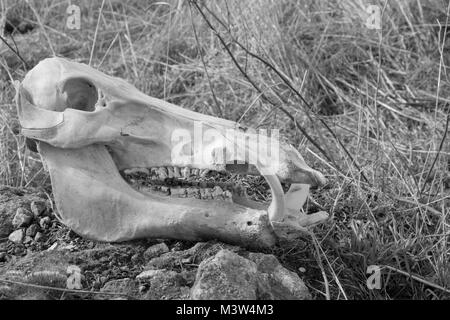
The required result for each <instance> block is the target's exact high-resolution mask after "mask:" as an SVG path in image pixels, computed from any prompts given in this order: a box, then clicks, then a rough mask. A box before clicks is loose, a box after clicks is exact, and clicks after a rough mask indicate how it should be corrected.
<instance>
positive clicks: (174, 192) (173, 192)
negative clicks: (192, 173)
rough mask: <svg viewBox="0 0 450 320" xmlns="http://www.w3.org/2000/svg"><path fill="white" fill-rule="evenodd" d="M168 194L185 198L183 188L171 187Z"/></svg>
mask: <svg viewBox="0 0 450 320" xmlns="http://www.w3.org/2000/svg"><path fill="white" fill-rule="evenodd" d="M170 194H171V195H172V196H175V197H179V198H186V189H185V188H172V189H170Z"/></svg>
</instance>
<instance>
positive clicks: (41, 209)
mask: <svg viewBox="0 0 450 320" xmlns="http://www.w3.org/2000/svg"><path fill="white" fill-rule="evenodd" d="M46 210H47V206H46V204H45V201H33V202H31V212H32V213H33V215H34V216H35V217H36V218H38V217H40V216H42V215H44V213H45V211H46Z"/></svg>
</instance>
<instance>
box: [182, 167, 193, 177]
mask: <svg viewBox="0 0 450 320" xmlns="http://www.w3.org/2000/svg"><path fill="white" fill-rule="evenodd" d="M181 173H182V175H183V178H184V179H187V178H189V176H190V175H191V169H189V168H188V167H184V168H183V169H182V171H181Z"/></svg>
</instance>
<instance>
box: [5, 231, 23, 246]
mask: <svg viewBox="0 0 450 320" xmlns="http://www.w3.org/2000/svg"><path fill="white" fill-rule="evenodd" d="M24 236H25V232H24V231H23V229H19V230H16V231H14V232H13V233H11V234H10V235H9V237H8V239H9V241H11V242H14V243H15V244H20V243H22V242H23V238H24Z"/></svg>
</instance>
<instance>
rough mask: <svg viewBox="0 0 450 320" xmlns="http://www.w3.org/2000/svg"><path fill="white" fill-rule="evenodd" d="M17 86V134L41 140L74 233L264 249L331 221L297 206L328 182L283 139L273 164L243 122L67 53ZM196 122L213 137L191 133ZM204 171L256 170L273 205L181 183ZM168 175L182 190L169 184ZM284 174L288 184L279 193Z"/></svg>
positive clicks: (40, 147) (57, 197) (47, 61)
mask: <svg viewBox="0 0 450 320" xmlns="http://www.w3.org/2000/svg"><path fill="white" fill-rule="evenodd" d="M15 85H16V103H17V110H18V115H19V120H20V124H21V127H22V133H23V134H24V135H25V136H26V137H27V138H29V139H33V140H34V141H36V142H37V145H38V150H39V152H40V154H41V156H42V158H43V162H44V163H45V165H46V167H47V168H48V170H49V172H50V178H51V182H52V187H53V192H54V196H55V202H56V206H57V209H58V214H59V218H60V220H61V221H62V222H63V223H64V224H66V225H67V226H68V227H70V228H71V229H72V230H74V231H75V232H76V233H78V234H80V235H82V236H85V237H87V238H90V239H94V240H100V241H110V242H115V241H125V240H130V239H135V238H144V237H154V238H174V239H183V240H200V239H212V238H215V239H219V240H222V241H226V242H230V243H236V244H240V245H246V246H253V247H261V246H263V247H267V246H271V245H273V244H274V243H275V242H276V240H277V239H278V238H279V237H282V238H288V239H290V238H295V237H298V236H299V235H300V234H301V233H302V232H304V231H306V230H307V229H306V227H308V226H310V225H313V224H316V223H319V222H322V221H323V220H325V219H326V218H327V217H328V215H327V214H326V213H325V212H318V213H315V214H312V215H306V214H304V213H301V211H300V209H301V207H302V206H303V203H304V202H305V201H306V198H307V195H308V193H309V187H310V185H323V184H324V183H325V181H326V180H325V178H324V177H323V175H322V174H321V173H319V172H318V171H315V170H313V169H311V168H310V167H308V165H307V164H306V163H305V161H304V160H303V158H302V156H301V155H300V153H299V152H298V151H297V150H295V149H294V148H293V147H292V146H290V145H288V144H286V143H282V142H280V143H279V144H278V146H279V147H278V150H277V151H278V153H277V156H278V158H277V161H276V166H273V164H274V161H273V159H272V158H270V157H268V156H267V153H266V152H261V150H262V149H261V146H259V147H255V146H253V145H252V146H248V145H247V144H246V141H247V140H248V135H247V133H248V132H250V131H251V130H247V129H243V128H241V127H239V125H238V124H237V123H235V122H232V121H228V120H224V119H220V118H216V117H212V116H208V115H204V114H200V113H197V112H193V111H189V110H187V109H183V108H181V107H178V106H175V105H173V104H170V103H167V102H165V101H162V100H159V99H156V98H152V97H149V96H147V95H145V94H143V93H142V92H140V91H139V90H137V89H136V88H135V87H134V86H132V85H130V84H128V83H127V82H125V81H124V80H122V79H118V78H115V77H111V76H108V75H105V74H103V73H102V72H100V71H97V70H95V69H93V68H91V67H89V66H87V65H84V64H80V63H76V62H73V61H69V60H66V59H63V58H56V57H55V58H49V59H45V60H43V61H41V62H40V63H39V64H38V65H37V66H36V67H34V68H33V69H32V70H31V71H30V72H29V73H28V74H27V75H26V77H25V79H24V80H23V82H22V83H19V82H16V84H15ZM199 126H201V127H203V128H206V129H207V130H206V131H207V132H209V133H211V132H212V133H213V134H212V135H210V136H209V139H206V138H205V137H204V136H202V138H201V139H198V133H199ZM246 130H247V131H246ZM230 132H231V133H232V134H233V135H234V136H233V139H230V138H229V136H228V134H229V133H230ZM251 132H254V131H251ZM196 134H197V138H196V137H195V136H196ZM185 135H188V136H191V137H192V136H194V139H195V141H194V144H192V139H191V140H183V139H181V138H183V137H184V136H185ZM246 137H247V138H246ZM258 137H259V136H258ZM264 137H265V138H266V139H267V141H269V142H270V143H274V144H276V143H277V142H278V141H274V138H273V137H270V138H269V137H268V136H264ZM212 138H214V139H212ZM180 139H181V140H182V143H181V144H180V143H179V142H180ZM246 139H247V140H246ZM258 139H260V137H259V138H258ZM262 140H264V139H262ZM264 141H266V140H264ZM195 142H198V143H195ZM263 149H264V148H263ZM237 154H241V155H242V154H244V155H246V156H247V158H248V155H250V157H251V156H255V159H257V160H256V161H255V162H254V163H250V162H249V161H248V159H247V158H245V159H244V160H242V159H241V158H239V157H238V156H237ZM199 155H200V156H199ZM230 158H231V159H230ZM224 159H226V160H228V161H224ZM246 159H247V160H246ZM229 160H242V161H241V162H238V163H235V162H232V163H230V161H229ZM205 170H212V171H215V172H230V171H233V172H237V173H239V174H262V175H263V176H264V178H265V179H266V181H267V182H268V184H269V186H270V187H271V194H272V201H271V203H270V205H265V204H262V203H257V202H254V201H250V200H248V199H246V198H245V197H242V194H241V196H239V195H238V193H239V192H237V191H236V190H234V191H235V192H234V193H233V192H231V191H230V190H226V191H223V189H222V188H220V187H217V186H216V187H214V188H211V187H212V186H211V185H209V184H208V183H210V182H208V183H206V184H205V183H203V184H202V182H200V183H197V182H195V181H193V182H192V181H191V182H189V181H188V180H189V179H190V176H191V175H192V174H193V175H198V174H199V173H204V172H205ZM130 177H131V178H130ZM137 181H138V182H137ZM142 181H146V183H142ZM174 181H175V182H177V184H179V185H180V184H181V185H182V186H181V187H167V186H166V185H165V184H167V183H168V182H171V183H173V182H174ZM180 181H184V182H183V183H184V184H183V183H181V182H180ZM280 181H281V182H286V183H290V184H291V186H290V189H289V191H288V192H287V193H286V194H284V192H283V189H282V186H281V183H280ZM186 184H187V185H188V187H187V188H186ZM189 185H190V186H189ZM205 186H206V187H210V188H204V187H205ZM192 196H193V197H192Z"/></svg>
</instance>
